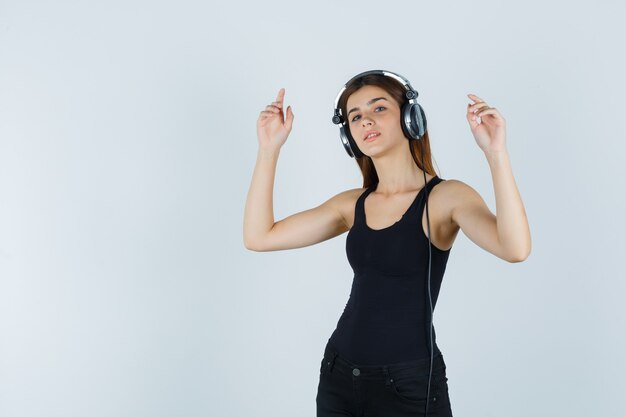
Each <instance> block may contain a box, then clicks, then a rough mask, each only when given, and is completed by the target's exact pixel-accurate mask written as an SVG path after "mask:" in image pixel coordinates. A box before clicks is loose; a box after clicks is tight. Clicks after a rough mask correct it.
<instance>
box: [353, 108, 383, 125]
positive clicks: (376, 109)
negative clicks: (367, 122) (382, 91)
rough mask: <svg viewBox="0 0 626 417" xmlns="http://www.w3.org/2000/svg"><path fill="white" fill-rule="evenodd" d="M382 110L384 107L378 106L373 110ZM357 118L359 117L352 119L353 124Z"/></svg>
mask: <svg viewBox="0 0 626 417" xmlns="http://www.w3.org/2000/svg"><path fill="white" fill-rule="evenodd" d="M384 108H385V107H384V106H378V107H376V108H375V109H374V110H377V109H384ZM357 117H359V115H358V114H357V115H356V116H354V117H353V118H352V121H353V122H354V121H356V118H357Z"/></svg>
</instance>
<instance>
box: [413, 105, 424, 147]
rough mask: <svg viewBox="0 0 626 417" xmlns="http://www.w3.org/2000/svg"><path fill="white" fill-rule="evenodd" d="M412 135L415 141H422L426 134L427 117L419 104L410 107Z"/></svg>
mask: <svg viewBox="0 0 626 417" xmlns="http://www.w3.org/2000/svg"><path fill="white" fill-rule="evenodd" d="M410 106H411V107H410V113H411V115H410V118H411V119H410V120H411V133H412V136H413V137H414V138H415V139H421V138H422V136H424V133H425V132H426V115H425V114H424V109H423V108H422V106H420V104H419V103H413V104H411V105H410Z"/></svg>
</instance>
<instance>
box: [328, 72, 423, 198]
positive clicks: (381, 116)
mask: <svg viewBox="0 0 626 417" xmlns="http://www.w3.org/2000/svg"><path fill="white" fill-rule="evenodd" d="M405 92H406V89H405V88H404V86H403V85H402V84H400V83H399V82H398V81H396V80H395V79H393V78H391V77H388V76H385V75H382V74H368V75H365V76H363V77H360V78H357V79H355V80H353V81H352V82H351V83H350V84H348V85H347V86H346V89H345V91H344V92H343V94H342V96H341V98H340V99H339V103H338V105H339V108H340V109H341V114H342V115H344V119H345V125H344V126H345V127H344V128H345V129H346V130H347V131H348V132H349V133H350V135H351V136H352V138H353V139H354V142H355V143H356V145H357V146H358V148H359V150H360V151H361V152H362V153H363V154H364V156H363V157H361V158H356V161H357V164H358V165H359V167H360V168H361V172H362V174H363V186H364V187H369V186H370V185H373V184H376V183H377V182H378V175H377V174H376V169H375V167H374V164H373V162H372V157H373V158H376V156H378V155H383V154H384V153H386V152H390V150H391V149H395V148H397V147H399V146H407V147H408V148H407V149H409V151H410V152H411V155H412V156H413V160H414V161H415V163H416V164H417V166H418V167H419V168H420V169H422V170H424V171H426V172H427V173H428V174H431V175H435V171H434V169H433V165H432V160H431V153H430V143H429V138H428V130H426V132H425V133H424V136H422V138H421V141H423V149H424V165H425V168H424V167H422V154H421V152H422V149H421V148H422V146H421V145H420V143H418V141H417V140H409V138H408V137H407V136H406V135H405V134H404V131H403V130H402V127H401V125H400V123H401V122H402V112H401V109H402V106H403V105H404V104H406V103H407V102H408V100H407V99H406V97H405V95H404V94H405ZM376 99H377V100H376ZM370 131H376V132H379V133H380V136H379V137H377V138H376V139H374V140H372V141H368V142H366V141H365V137H366V136H367V134H368V132H370Z"/></svg>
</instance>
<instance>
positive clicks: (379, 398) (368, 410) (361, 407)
mask: <svg viewBox="0 0 626 417" xmlns="http://www.w3.org/2000/svg"><path fill="white" fill-rule="evenodd" d="M429 371H430V357H428V358H426V359H421V360H416V361H411V362H401V363H392V364H386V365H384V364H383V365H357V364H353V363H351V362H349V361H348V360H346V359H345V358H342V357H341V356H339V355H338V354H337V352H336V351H335V349H334V348H333V346H332V345H330V344H327V345H326V349H325V350H324V358H323V359H322V363H321V367H320V381H319V384H318V387H317V396H316V398H315V402H316V404H317V417H331V416H332V417H336V416H353V417H401V416H407V417H409V416H410V417H417V416H426V414H425V411H426V395H427V391H428V375H429ZM447 381H448V378H447V377H446V364H445V362H444V360H443V355H441V354H439V355H435V356H434V357H433V368H432V375H431V380H430V396H429V400H428V416H436V417H452V409H451V406H450V398H449V397H448V382H447Z"/></svg>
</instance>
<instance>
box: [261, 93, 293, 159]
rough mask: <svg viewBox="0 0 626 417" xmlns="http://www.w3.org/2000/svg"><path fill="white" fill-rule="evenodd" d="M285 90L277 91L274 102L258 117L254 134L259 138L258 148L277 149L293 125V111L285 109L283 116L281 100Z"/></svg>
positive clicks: (289, 108)
mask: <svg viewBox="0 0 626 417" xmlns="http://www.w3.org/2000/svg"><path fill="white" fill-rule="evenodd" d="M284 97H285V89H284V88H281V89H280V90H279V91H278V97H277V98H276V101H274V102H272V103H271V104H269V105H267V106H266V107H265V110H263V111H262V112H261V114H260V115H259V119H258V120H257V124H256V133H257V136H258V138H259V147H260V148H264V149H279V148H280V147H281V146H283V144H284V143H285V141H286V140H287V136H289V133H290V132H291V126H292V125H293V111H292V110H291V106H288V107H287V117H286V118H285V117H284V114H283V98H284Z"/></svg>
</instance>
